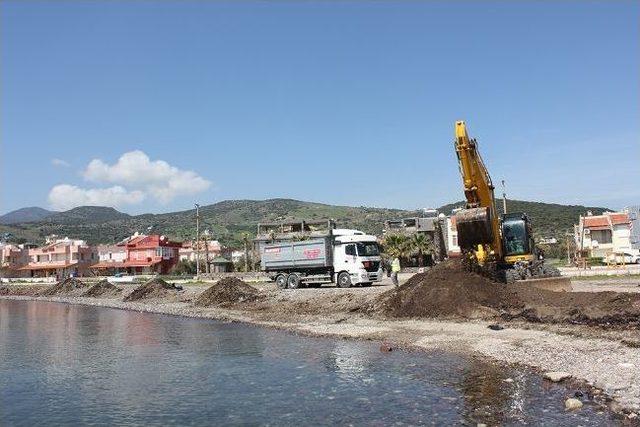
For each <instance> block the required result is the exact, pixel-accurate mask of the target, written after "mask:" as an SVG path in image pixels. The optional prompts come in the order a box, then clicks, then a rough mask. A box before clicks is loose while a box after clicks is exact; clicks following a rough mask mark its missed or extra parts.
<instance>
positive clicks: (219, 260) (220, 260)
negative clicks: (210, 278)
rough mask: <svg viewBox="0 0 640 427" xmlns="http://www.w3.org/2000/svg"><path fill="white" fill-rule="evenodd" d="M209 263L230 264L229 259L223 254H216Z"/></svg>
mask: <svg viewBox="0 0 640 427" xmlns="http://www.w3.org/2000/svg"><path fill="white" fill-rule="evenodd" d="M211 264H231V261H229V260H228V259H226V258H225V257H223V256H217V257H215V258H214V259H212V260H211Z"/></svg>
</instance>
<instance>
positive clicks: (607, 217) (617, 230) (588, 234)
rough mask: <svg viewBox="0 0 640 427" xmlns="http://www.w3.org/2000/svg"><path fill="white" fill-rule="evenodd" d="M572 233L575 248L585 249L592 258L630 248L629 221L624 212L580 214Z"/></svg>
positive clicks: (602, 256)
mask: <svg viewBox="0 0 640 427" xmlns="http://www.w3.org/2000/svg"><path fill="white" fill-rule="evenodd" d="M574 234H575V241H576V247H577V249H578V250H579V251H587V252H588V254H589V256H590V257H593V258H604V257H606V256H607V255H609V254H612V253H618V252H625V251H630V250H631V240H630V237H631V222H630V220H629V215H628V214H627V213H626V212H605V213H603V214H602V215H591V212H589V213H587V215H586V216H580V219H579V222H578V224H577V225H575V226H574Z"/></svg>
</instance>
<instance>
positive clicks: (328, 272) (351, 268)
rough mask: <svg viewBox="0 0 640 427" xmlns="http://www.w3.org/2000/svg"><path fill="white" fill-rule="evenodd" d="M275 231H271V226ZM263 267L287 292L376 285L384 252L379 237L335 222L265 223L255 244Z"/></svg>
mask: <svg viewBox="0 0 640 427" xmlns="http://www.w3.org/2000/svg"><path fill="white" fill-rule="evenodd" d="M270 225H271V226H275V230H273V229H272V230H268V226H270ZM254 243H255V249H256V250H257V251H258V252H259V254H260V268H261V270H262V271H265V272H268V273H270V275H271V277H272V278H273V279H274V280H275V281H276V283H277V284H278V286H279V287H280V288H281V289H286V288H289V289H296V288H299V287H319V286H321V285H322V284H324V283H335V284H336V285H337V286H339V287H341V288H348V287H351V286H356V285H360V286H371V284H372V283H373V282H377V281H379V280H380V279H381V276H382V274H381V258H380V248H379V246H378V243H377V239H376V237H375V236H371V235H367V234H365V233H363V232H361V231H358V230H349V229H338V228H335V223H333V221H330V220H329V221H313V222H306V221H299V222H294V223H280V224H262V225H260V226H259V229H258V237H257V238H256V240H255V241H254Z"/></svg>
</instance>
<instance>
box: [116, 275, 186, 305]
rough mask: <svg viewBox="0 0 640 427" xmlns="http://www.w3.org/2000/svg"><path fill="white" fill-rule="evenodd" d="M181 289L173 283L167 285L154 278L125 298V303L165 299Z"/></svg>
mask: <svg viewBox="0 0 640 427" xmlns="http://www.w3.org/2000/svg"><path fill="white" fill-rule="evenodd" d="M179 290H181V288H178V287H177V286H176V285H174V284H172V283H167V282H165V281H164V280H162V279H160V278H159V277H154V278H153V279H151V280H149V281H148V282H146V283H144V284H142V285H140V286H138V287H137V288H136V289H135V290H134V291H133V292H131V293H130V294H129V295H127V296H126V297H124V300H123V301H126V302H129V301H139V300H142V299H152V298H164V297H167V296H169V295H175V294H176V293H177V292H178V291H179Z"/></svg>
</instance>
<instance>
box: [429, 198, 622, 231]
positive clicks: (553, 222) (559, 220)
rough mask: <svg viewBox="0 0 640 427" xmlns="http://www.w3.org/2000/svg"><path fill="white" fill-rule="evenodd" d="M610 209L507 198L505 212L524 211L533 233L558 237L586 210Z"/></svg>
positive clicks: (448, 211)
mask: <svg viewBox="0 0 640 427" xmlns="http://www.w3.org/2000/svg"><path fill="white" fill-rule="evenodd" d="M462 206H464V202H462V201H461V202H458V203H450V204H448V205H444V206H442V207H440V209H438V210H439V211H440V212H442V213H444V214H446V215H449V214H451V210H453V209H455V208H459V207H462ZM497 208H498V212H499V213H502V200H499V201H498V203H497ZM610 210H611V209H607V208H603V207H596V206H582V205H559V204H556V203H541V202H527V201H523V200H510V199H507V212H524V213H526V214H527V215H528V216H529V219H531V225H532V227H533V233H534V234H535V236H537V237H556V238H560V237H562V235H564V234H565V233H566V232H568V231H571V230H572V229H573V224H576V223H577V222H578V217H579V216H580V215H585V214H586V213H587V211H591V212H593V214H594V215H599V214H601V213H602V212H604V211H610Z"/></svg>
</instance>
